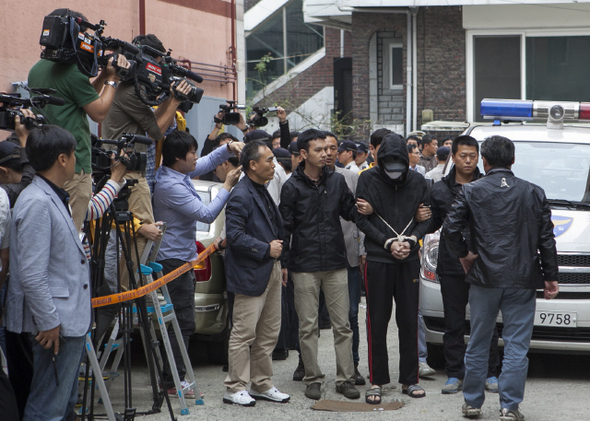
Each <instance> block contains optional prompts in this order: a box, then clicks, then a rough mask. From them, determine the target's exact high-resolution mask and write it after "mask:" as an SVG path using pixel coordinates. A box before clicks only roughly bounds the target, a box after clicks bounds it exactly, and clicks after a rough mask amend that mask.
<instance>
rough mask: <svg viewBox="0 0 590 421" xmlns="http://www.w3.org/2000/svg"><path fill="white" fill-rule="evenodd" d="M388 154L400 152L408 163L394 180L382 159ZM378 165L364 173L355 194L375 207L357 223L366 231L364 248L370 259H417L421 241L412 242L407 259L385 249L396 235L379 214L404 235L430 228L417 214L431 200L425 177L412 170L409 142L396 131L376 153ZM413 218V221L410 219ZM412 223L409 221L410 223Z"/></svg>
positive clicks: (379, 260) (385, 260)
mask: <svg viewBox="0 0 590 421" xmlns="http://www.w3.org/2000/svg"><path fill="white" fill-rule="evenodd" d="M387 156H397V157H399V158H401V159H402V161H403V162H404V163H405V165H406V168H405V171H404V173H403V175H402V177H401V178H400V179H398V180H395V181H394V180H392V179H391V178H389V176H388V175H387V173H386V172H385V171H384V170H383V159H384V158H385V157H387ZM377 163H378V166H376V167H373V168H370V169H368V170H365V171H363V172H362V173H361V176H360V178H359V182H358V186H357V189H356V196H357V197H358V198H361V199H365V200H366V201H367V202H369V203H370V204H371V206H372V207H373V211H374V212H373V214H371V215H369V216H364V215H360V214H359V216H358V221H357V226H358V228H359V229H360V230H361V231H363V232H364V233H365V249H366V251H367V260H369V261H375V262H382V263H403V262H406V261H410V260H416V259H418V250H419V249H420V247H419V245H418V244H415V245H413V246H412V250H411V252H410V255H409V256H408V257H407V258H406V259H404V260H398V259H396V258H395V257H393V256H392V254H391V252H390V251H387V250H385V248H384V245H385V242H386V241H387V240H388V239H390V238H392V237H397V235H396V234H395V233H394V232H392V230H391V229H390V228H389V227H388V226H387V225H386V224H385V223H384V222H383V221H382V220H381V218H379V215H380V216H381V217H382V218H383V219H385V221H387V223H388V224H389V225H390V226H391V227H392V228H393V229H395V231H396V232H397V233H398V234H402V232H403V231H404V228H406V226H408V228H407V229H406V230H405V232H404V233H403V235H406V236H412V235H415V236H416V238H417V239H420V238H422V237H423V236H424V234H425V233H426V232H427V230H428V228H429V226H430V222H429V221H424V222H420V223H417V222H416V221H414V219H413V218H414V215H415V214H416V210H417V209H418V206H420V204H421V203H425V202H427V201H428V198H429V192H428V187H427V184H426V180H425V179H424V177H423V176H422V175H421V174H419V173H418V172H416V171H410V170H409V158H408V149H407V146H406V142H405V141H404V139H403V138H401V137H400V136H398V135H397V134H390V135H387V136H386V137H385V138H384V139H383V142H382V143H381V146H380V147H379V151H378V153H377ZM410 221H412V222H411V223H410ZM408 223H409V225H408Z"/></svg>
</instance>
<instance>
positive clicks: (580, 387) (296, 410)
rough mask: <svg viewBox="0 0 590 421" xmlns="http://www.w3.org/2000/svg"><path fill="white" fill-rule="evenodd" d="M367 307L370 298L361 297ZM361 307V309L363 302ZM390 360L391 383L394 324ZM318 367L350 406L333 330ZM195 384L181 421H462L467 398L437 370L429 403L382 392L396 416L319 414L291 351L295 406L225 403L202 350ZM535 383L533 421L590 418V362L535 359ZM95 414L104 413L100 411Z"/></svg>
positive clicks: (529, 412)
mask: <svg viewBox="0 0 590 421" xmlns="http://www.w3.org/2000/svg"><path fill="white" fill-rule="evenodd" d="M363 302H364V298H363ZM361 305H363V303H361ZM364 313H365V311H364V308H361V311H360V312H359V322H360V327H361V329H360V331H361V349H360V354H361V364H360V370H361V373H363V374H368V369H367V363H366V355H367V342H366V336H365V328H364V317H365V314H364ZM389 343H390V348H389V357H390V365H391V367H390V369H391V370H392V372H391V377H392V379H396V378H397V363H398V356H397V348H398V346H397V330H396V327H395V322H392V323H391V324H390V331H389ZM319 348H320V350H319V359H320V366H321V367H322V369H323V370H324V373H325V374H326V383H325V385H324V387H323V389H322V398H323V399H333V400H337V401H345V400H346V399H345V398H344V397H343V396H342V395H339V394H337V393H336V391H335V383H334V379H335V373H336V365H335V357H334V348H333V340H332V334H331V331H329V330H322V331H321V337H320V339H319ZM135 352H136V354H137V353H139V355H134V358H133V359H134V364H133V368H132V376H133V403H134V406H135V407H136V408H137V410H138V411H145V410H148V409H150V407H151V405H152V399H151V387H150V385H149V378H148V375H147V369H146V368H145V364H144V361H145V359H144V358H143V356H142V355H141V350H136V351H135ZM191 354H192V356H193V358H192V359H193V365H194V370H195V376H196V378H197V383H198V385H199V387H200V389H201V392H203V393H204V402H205V404H204V405H199V406H196V405H193V402H192V401H189V402H190V404H189V410H190V414H189V415H185V416H181V415H180V406H179V403H178V400H177V399H176V398H174V397H172V398H171V402H172V407H173V410H174V413H175V416H176V417H177V418H178V420H180V421H183V420H186V421H189V420H193V419H194V420H196V419H199V420H223V421H226V420H228V421H229V420H240V421H244V420H247V419H248V418H251V419H252V420H281V421H286V420H301V419H306V420H319V419H321V420H341V419H342V418H343V417H354V418H355V419H356V420H382V419H383V420H384V419H391V418H394V417H395V418H397V419H403V420H416V421H418V420H428V421H431V420H437V421H445V420H460V419H462V417H461V411H460V408H461V405H462V403H463V395H462V394H461V393H458V394H455V395H443V394H441V393H440V390H441V387H442V386H443V384H444V382H445V381H446V375H445V373H444V371H443V370H437V374H436V375H435V376H434V377H433V378H432V379H422V380H421V385H422V386H423V387H424V389H425V390H426V397H425V398H423V399H411V398H408V397H407V396H405V395H402V394H401V386H400V385H398V384H391V385H390V386H389V387H388V388H386V389H385V390H384V396H383V400H384V402H392V401H395V400H402V401H403V402H404V406H403V407H402V408H401V409H399V410H396V411H374V412H360V413H359V412H357V413H347V414H342V413H335V412H323V411H315V410H312V409H310V407H311V406H312V405H313V404H314V403H315V402H314V401H310V400H309V399H307V398H306V397H305V396H304V391H305V385H304V384H303V383H301V382H294V381H292V379H291V376H292V375H293V370H294V369H295V367H296V366H297V353H296V352H295V351H291V352H290V356H289V358H288V359H287V360H284V361H275V362H274V376H273V379H274V383H275V385H276V387H277V388H278V389H279V390H281V391H282V392H285V393H288V394H290V395H291V400H290V402H288V403H286V404H277V403H271V402H266V401H259V402H257V404H256V406H255V407H251V408H243V407H239V406H236V405H227V404H224V403H222V397H223V393H224V387H223V380H224V378H225V373H223V372H222V370H221V366H219V365H211V364H209V363H208V362H207V360H206V356H205V352H204V350H199V349H197V350H196V351H193V350H192V351H191ZM530 359H531V362H530V365H529V379H528V381H527V389H526V392H525V400H524V402H523V403H522V404H521V411H522V412H523V413H524V414H525V416H526V419H527V420H528V421H550V420H551V421H553V420H556V419H559V420H569V421H578V420H579V421H581V420H588V419H590V403H589V401H588V397H587V392H588V380H590V359H589V358H588V356H556V355H548V354H535V355H532V356H531V357H530ZM367 387H368V385H367V386H359V389H360V390H361V400H360V401H362V400H363V399H364V391H365V389H366V388H367ZM497 396H498V395H496V394H491V393H488V394H487V401H486V403H485V404H484V406H483V409H484V415H483V417H482V418H481V419H484V420H498V411H499V409H500V406H499V402H498V397H497ZM110 397H111V400H112V401H113V407H114V409H115V411H116V412H122V411H123V407H124V405H123V403H124V400H123V379H122V377H120V378H119V379H117V380H116V381H115V382H113V386H112V388H111V392H110ZM95 411H96V412H100V411H102V407H101V406H100V405H97V406H96V407H95ZM136 418H137V419H139V420H143V419H145V420H149V421H165V420H170V415H169V413H168V410H167V407H166V404H165V403H164V405H163V407H162V412H161V413H159V414H152V415H148V416H145V417H144V416H137V417H136Z"/></svg>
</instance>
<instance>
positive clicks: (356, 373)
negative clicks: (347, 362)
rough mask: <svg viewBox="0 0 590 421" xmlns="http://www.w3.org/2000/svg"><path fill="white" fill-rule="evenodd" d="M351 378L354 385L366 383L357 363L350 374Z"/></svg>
mask: <svg viewBox="0 0 590 421" xmlns="http://www.w3.org/2000/svg"><path fill="white" fill-rule="evenodd" d="M351 380H352V381H353V382H354V384H355V386H364V385H365V384H367V382H366V380H365V378H364V377H363V376H362V374H361V373H359V365H358V364H355V365H354V374H353V375H352V378H351Z"/></svg>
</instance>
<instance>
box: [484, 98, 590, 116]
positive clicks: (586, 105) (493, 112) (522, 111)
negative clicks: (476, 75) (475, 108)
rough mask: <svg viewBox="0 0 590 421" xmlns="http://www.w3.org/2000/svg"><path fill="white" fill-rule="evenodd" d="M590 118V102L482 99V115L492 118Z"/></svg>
mask: <svg viewBox="0 0 590 421" xmlns="http://www.w3.org/2000/svg"><path fill="white" fill-rule="evenodd" d="M560 114H563V120H590V102H573V101H531V100H526V99H522V100H520V99H489V98H484V99H482V101H481V116H482V117H483V118H484V119H491V120H517V121H522V120H543V121H547V119H548V118H549V116H550V115H551V116H552V117H553V118H560V117H561V116H560Z"/></svg>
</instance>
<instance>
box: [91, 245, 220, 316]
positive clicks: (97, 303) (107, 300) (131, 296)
mask: <svg viewBox="0 0 590 421" xmlns="http://www.w3.org/2000/svg"><path fill="white" fill-rule="evenodd" d="M216 250H217V246H216V244H215V243H213V244H211V245H210V246H209V247H207V248H206V249H205V250H203V251H202V252H201V253H199V255H198V256H197V258H196V259H195V260H193V261H190V262H187V263H185V264H184V265H182V266H180V267H179V268H178V269H175V270H173V271H172V272H169V273H167V274H166V275H164V276H162V277H161V278H158V279H156V280H154V281H153V282H150V283H149V284H147V285H145V286H142V287H140V288H137V289H134V290H131V291H125V292H120V293H118V294H111V295H105V296H104V297H96V298H93V299H92V307H93V308H96V307H104V306H108V305H111V304H117V303H122V302H124V301H129V300H135V299H136V298H140V297H143V296H144V295H147V294H149V293H150V292H152V291H155V290H157V289H158V288H161V287H162V286H164V285H166V284H167V283H168V282H170V281H173V280H174V279H176V278H178V277H179V276H180V275H182V274H183V273H186V272H188V271H189V270H191V269H196V268H197V267H198V266H199V264H200V263H201V262H203V260H205V259H206V258H207V257H209V255H210V254H211V253H213V252H214V251H216Z"/></svg>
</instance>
